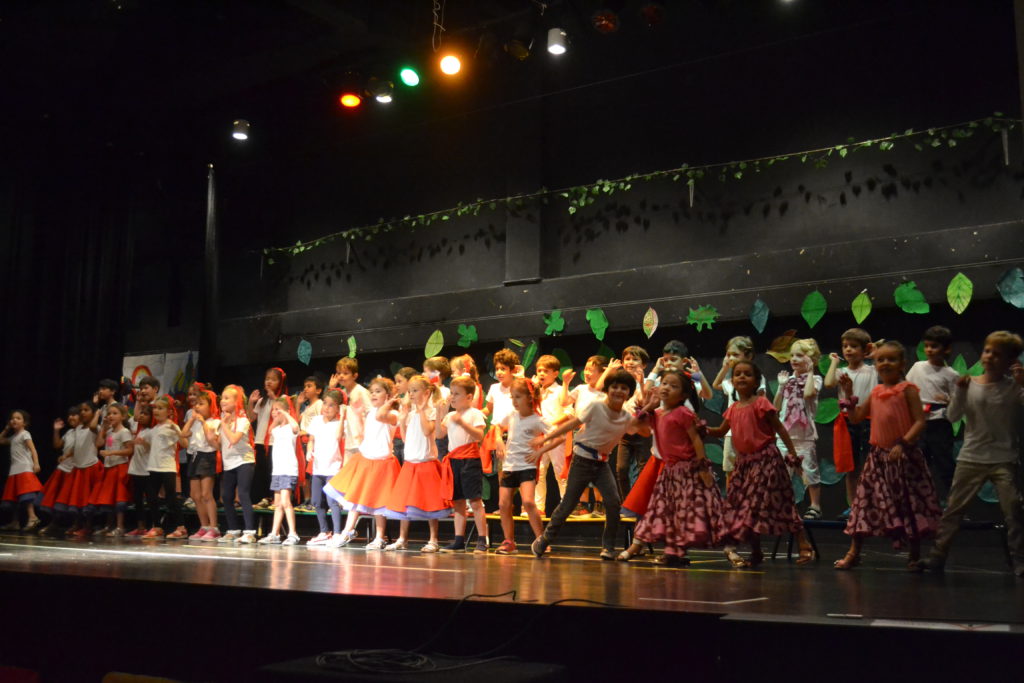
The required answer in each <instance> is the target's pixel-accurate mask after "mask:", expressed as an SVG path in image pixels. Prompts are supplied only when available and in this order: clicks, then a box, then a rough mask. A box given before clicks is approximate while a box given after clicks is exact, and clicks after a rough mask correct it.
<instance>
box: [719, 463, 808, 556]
mask: <svg viewBox="0 0 1024 683" xmlns="http://www.w3.org/2000/svg"><path fill="white" fill-rule="evenodd" d="M725 505H726V508H725V530H724V532H723V536H725V537H726V538H728V539H729V540H731V541H733V542H735V543H744V542H747V541H749V540H750V539H751V537H752V536H754V535H757V536H765V535H767V536H780V535H782V534H785V533H799V532H801V531H803V528H804V523H803V521H801V519H800V513H798V512H797V510H796V501H795V500H794V499H793V483H792V481H791V479H790V475H789V470H788V469H786V463H785V462H784V461H783V459H782V454H781V453H780V452H779V449H778V448H777V447H776V446H775V444H769V445H767V446H765V447H764V448H762V449H761V450H759V451H757V452H756V453H740V454H739V455H737V457H736V469H734V470H733V473H732V478H731V479H730V480H729V493H728V496H727V498H726V503H725Z"/></svg>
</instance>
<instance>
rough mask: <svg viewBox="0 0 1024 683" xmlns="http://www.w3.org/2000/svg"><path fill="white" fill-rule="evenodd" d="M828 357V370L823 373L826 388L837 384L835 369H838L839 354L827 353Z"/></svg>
mask: <svg viewBox="0 0 1024 683" xmlns="http://www.w3.org/2000/svg"><path fill="white" fill-rule="evenodd" d="M828 357H829V364H828V372H826V373H825V381H824V384H825V388H826V389H832V388H834V387H835V386H836V384H838V380H837V379H836V370H838V369H839V354H838V353H835V352H833V353H830V354H828Z"/></svg>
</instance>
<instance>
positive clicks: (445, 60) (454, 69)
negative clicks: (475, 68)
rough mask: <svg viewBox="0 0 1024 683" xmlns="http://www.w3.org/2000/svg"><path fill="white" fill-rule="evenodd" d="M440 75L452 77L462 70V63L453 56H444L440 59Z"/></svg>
mask: <svg viewBox="0 0 1024 683" xmlns="http://www.w3.org/2000/svg"><path fill="white" fill-rule="evenodd" d="M440 64H441V73H443V74H445V75H447V76H454V75H455V74H457V73H459V71H461V70H462V61H460V60H459V58H458V57H456V56H455V55H445V56H444V57H442V58H441V62H440Z"/></svg>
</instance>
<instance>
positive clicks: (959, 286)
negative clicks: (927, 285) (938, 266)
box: [946, 273, 974, 314]
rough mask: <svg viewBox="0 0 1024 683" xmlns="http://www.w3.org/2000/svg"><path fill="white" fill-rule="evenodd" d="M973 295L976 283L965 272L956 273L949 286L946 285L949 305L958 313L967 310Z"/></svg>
mask: <svg viewBox="0 0 1024 683" xmlns="http://www.w3.org/2000/svg"><path fill="white" fill-rule="evenodd" d="M973 295H974V283H973V282H971V280H970V278H968V277H967V276H966V275H964V274H963V273H957V274H956V275H954V276H953V279H952V280H950V281H949V286H948V287H946V300H947V301H949V307H950V308H952V309H953V310H954V311H956V312H957V313H958V314H962V313H963V312H964V311H965V310H967V305H968V304H969V303H971V296H973Z"/></svg>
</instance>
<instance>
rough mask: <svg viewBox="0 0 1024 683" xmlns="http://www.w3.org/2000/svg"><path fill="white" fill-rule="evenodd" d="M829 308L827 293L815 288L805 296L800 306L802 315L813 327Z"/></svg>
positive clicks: (809, 325)
mask: <svg viewBox="0 0 1024 683" xmlns="http://www.w3.org/2000/svg"><path fill="white" fill-rule="evenodd" d="M827 310H828V302H827V301H825V295H824V294H822V293H821V292H819V291H818V290H814V291H813V292H811V293H810V294H808V295H807V296H805V297H804V303H803V305H801V306H800V315H802V316H803V317H804V320H806V321H807V326H808V327H811V328H813V327H814V326H815V325H817V324H818V321H819V320H821V319H822V317H824V315H825V311H827Z"/></svg>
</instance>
